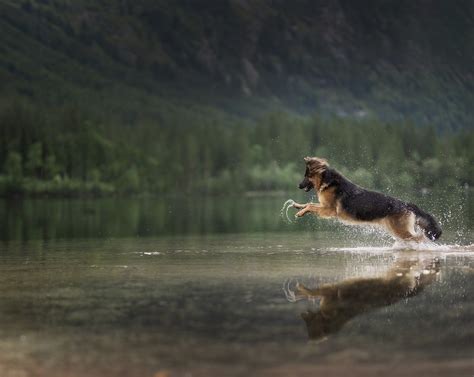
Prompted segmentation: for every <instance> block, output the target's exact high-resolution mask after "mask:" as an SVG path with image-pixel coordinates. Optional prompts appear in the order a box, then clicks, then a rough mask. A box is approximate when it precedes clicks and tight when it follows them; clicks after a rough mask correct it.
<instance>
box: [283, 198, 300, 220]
mask: <svg viewBox="0 0 474 377" xmlns="http://www.w3.org/2000/svg"><path fill="white" fill-rule="evenodd" d="M295 203H296V202H295V201H294V200H293V199H288V200H287V201H286V202H285V203H284V204H283V207H282V209H281V211H280V215H281V217H282V218H283V220H286V221H287V222H288V223H289V224H292V223H294V221H292V220H291V218H290V216H289V215H288V210H289V209H290V208H291V207H293V204H295Z"/></svg>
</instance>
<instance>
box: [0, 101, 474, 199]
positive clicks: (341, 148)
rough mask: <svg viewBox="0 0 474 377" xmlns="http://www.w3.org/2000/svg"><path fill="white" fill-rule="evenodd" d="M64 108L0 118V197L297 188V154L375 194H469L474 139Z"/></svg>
mask: <svg viewBox="0 0 474 377" xmlns="http://www.w3.org/2000/svg"><path fill="white" fill-rule="evenodd" d="M113 123H114V122H112V121H107V120H104V119H100V118H98V117H96V116H92V115H88V114H87V113H84V112H81V110H80V109H78V108H75V107H73V106H68V107H64V108H60V109H57V110H56V111H54V112H49V111H44V109H43V108H41V107H38V106H37V105H34V104H31V103H28V102H26V101H24V100H14V101H11V102H10V103H6V104H4V105H3V106H2V107H1V109H0V130H1V132H2V135H1V137H0V140H1V144H0V169H1V170H0V195H1V196H104V195H145V194H146V195H159V194H182V193H203V194H222V195H228V194H233V193H242V192H259V191H275V190H279V191H290V190H295V189H296V185H297V183H298V182H299V180H300V179H301V176H302V173H303V168H304V166H303V162H302V158H303V157H304V156H306V155H316V156H320V157H325V158H327V159H328V160H329V162H330V164H331V165H332V166H334V167H335V168H337V169H338V170H340V171H341V172H342V173H343V174H345V175H347V177H349V178H350V179H351V180H353V181H354V182H355V183H357V184H360V185H362V186H364V187H369V188H374V189H382V190H387V189H389V190H390V189H393V188H401V189H417V190H420V189H431V188H437V187H445V186H449V187H456V186H458V187H459V186H464V187H469V186H472V185H473V184H474V182H473V177H474V170H473V169H474V134H473V133H472V132H470V131H469V130H468V129H464V130H458V131H445V132H444V133H443V132H441V131H439V130H436V129H435V127H433V126H432V127H430V126H427V125H425V126H417V125H414V124H412V123H410V122H408V121H404V122H399V123H390V122H383V121H380V120H377V119H376V118H373V119H363V120H360V119H359V120H354V119H344V118H331V119H328V118H323V117H318V116H317V115H314V116H307V117H302V116H296V115H294V114H292V113H289V112H283V111H282V112H270V113H267V114H264V115H262V116H260V117H259V118H258V119H245V118H231V117H226V116H223V115H222V114H219V113H214V112H212V111H208V112H206V111H201V112H197V111H196V112H194V113H192V115H190V113H183V112H180V111H178V110H177V111H175V112H168V114H167V117H166V118H161V119H159V120H157V123H158V124H156V123H154V122H151V121H149V122H145V123H143V124H137V125H134V126H124V125H119V126H117V125H116V124H113Z"/></svg>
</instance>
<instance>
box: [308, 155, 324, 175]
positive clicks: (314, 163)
mask: <svg viewBox="0 0 474 377" xmlns="http://www.w3.org/2000/svg"><path fill="white" fill-rule="evenodd" d="M304 161H305V162H306V167H307V168H308V169H309V172H310V175H315V174H321V173H322V172H323V171H325V170H326V169H327V167H328V166H329V164H328V162H327V161H326V160H325V159H324V158H319V157H305V158H304Z"/></svg>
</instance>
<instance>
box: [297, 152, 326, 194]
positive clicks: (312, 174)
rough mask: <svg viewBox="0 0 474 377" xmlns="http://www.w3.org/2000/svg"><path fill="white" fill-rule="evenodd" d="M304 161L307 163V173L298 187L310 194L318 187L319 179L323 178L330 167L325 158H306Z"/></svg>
mask: <svg viewBox="0 0 474 377" xmlns="http://www.w3.org/2000/svg"><path fill="white" fill-rule="evenodd" d="M304 161H305V162H306V171H305V173H304V178H303V180H302V181H301V183H300V184H299V186H298V187H299V188H300V189H301V190H304V191H306V192H308V191H309V190H311V189H312V188H314V187H315V186H316V181H317V179H318V177H320V176H321V174H322V173H323V172H324V171H325V170H326V169H327V167H328V166H329V165H328V163H327V161H326V160H325V159H324V158H318V157H305V158H304Z"/></svg>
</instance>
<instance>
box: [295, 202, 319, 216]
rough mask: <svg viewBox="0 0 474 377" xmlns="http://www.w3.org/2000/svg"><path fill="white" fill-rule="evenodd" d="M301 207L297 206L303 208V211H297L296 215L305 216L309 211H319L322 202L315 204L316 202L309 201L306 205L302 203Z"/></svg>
mask: <svg viewBox="0 0 474 377" xmlns="http://www.w3.org/2000/svg"><path fill="white" fill-rule="evenodd" d="M300 206H301V207H296V206H295V207H296V208H302V209H301V211H298V212H296V215H295V216H296V217H303V216H304V215H306V214H307V213H308V212H316V213H317V212H318V208H321V204H314V203H307V204H304V205H301V204H300Z"/></svg>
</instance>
